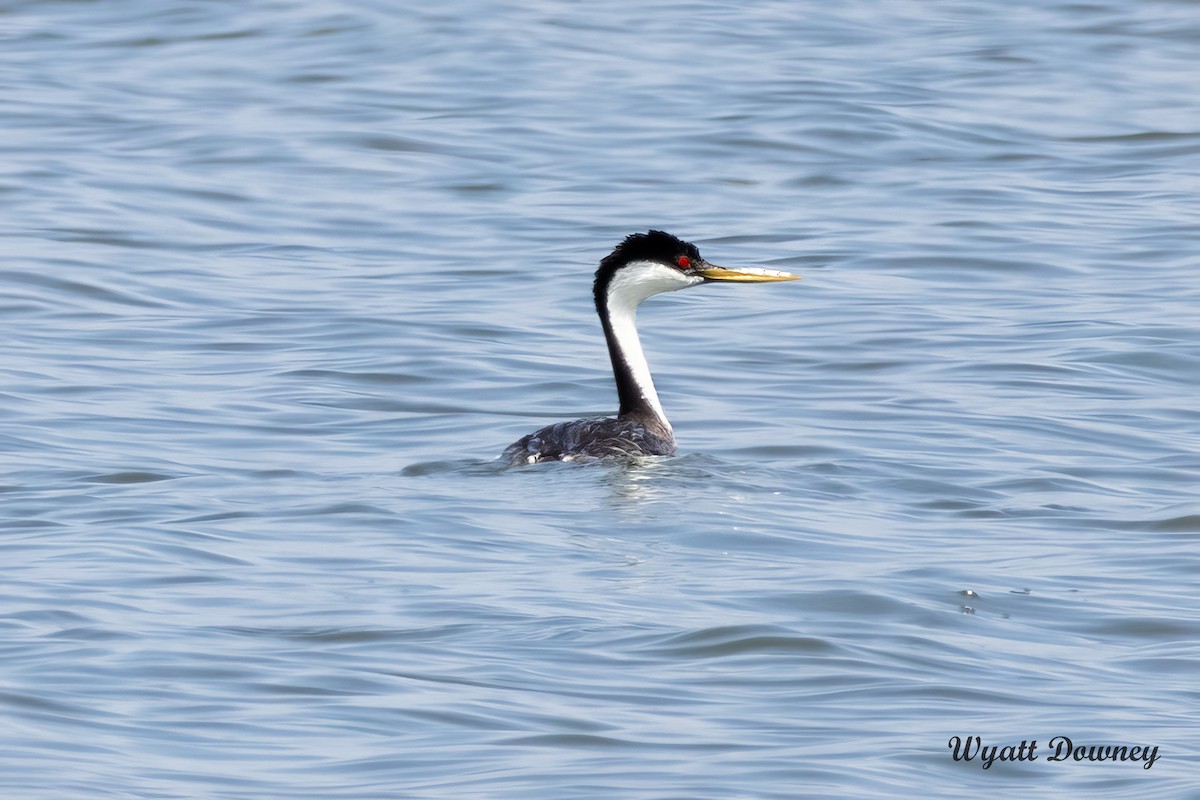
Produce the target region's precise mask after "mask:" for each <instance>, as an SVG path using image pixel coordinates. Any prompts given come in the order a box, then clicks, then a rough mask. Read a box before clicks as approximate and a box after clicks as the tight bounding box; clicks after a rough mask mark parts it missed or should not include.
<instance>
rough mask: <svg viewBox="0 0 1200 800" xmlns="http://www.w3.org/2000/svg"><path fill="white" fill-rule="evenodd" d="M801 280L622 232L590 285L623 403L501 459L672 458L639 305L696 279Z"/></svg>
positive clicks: (520, 443) (669, 239)
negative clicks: (724, 263)
mask: <svg viewBox="0 0 1200 800" xmlns="http://www.w3.org/2000/svg"><path fill="white" fill-rule="evenodd" d="M799 277H800V276H799V275H792V274H791V273H788V272H779V271H777V270H771V269H748V268H738V269H731V268H728V267H718V266H715V265H713V264H710V263H708V262H707V261H705V260H704V259H703V258H701V257H700V251H699V250H697V249H696V246H695V245H693V244H689V243H688V242H685V241H682V240H681V239H677V238H675V237H674V236H672V235H671V234H669V233H664V232H662V231H650V232H649V233H635V234H632V235H630V236H627V237H625V241H623V242H621V243H620V244H619V245H617V247H616V249H615V250H613V251H612V252H611V253H609V254H608V255H607V256H605V257H604V258H603V259H602V260H601V261H600V268H599V269H597V270H596V283H595V285H594V287H593V290H592V291H593V293H594V295H595V298H596V311H597V313H599V314H600V324H601V326H603V328H604V338H605V339H606V340H607V341H608V355H609V358H611V359H612V366H613V376H614V377H615V378H616V381H617V396H618V398H619V399H620V401H621V407H620V410H619V411H618V412H617V416H616V417H609V418H600V419H578V420H575V421H573V422H556V423H554V424H553V425H548V426H546V427H545V428H542V429H541V430H539V431H535V432H534V433H531V434H529V435H528V436H526V437H524V438H522V439H518V440H517V441H515V442H513V443H512V444H511V445H509V446H508V447H507V448H506V449H505V451H504V454H503V455H502V456H501V458H503V459H504V460H505V461H508V462H509V463H510V464H513V465H517V464H534V463H537V462H539V461H571V460H574V459H578V458H606V457H607V458H611V457H628V456H643V455H644V456H671V455H675V434H674V432H673V431H672V430H671V423H670V422H668V421H667V415H666V414H664V413H663V409H662V405H661V404H660V403H659V402H658V393H657V392H655V391H654V381H653V380H652V379H651V378H650V367H649V366H648V365H647V364H646V356H645V355H644V354H643V353H642V343H641V341H640V340H639V339H638V334H637V327H636V325H635V322H636V318H637V307H638V306H639V305H641V303H642V301H643V300H645V299H646V298H648V297H652V296H653V295H656V294H660V293H662V292H673V291H676V290H677V289H686V288H688V287H689V286H699V285H700V284H702V283H712V282H717V281H731V282H736V283H767V282H771V281H794V280H797V279H798V278H799Z"/></svg>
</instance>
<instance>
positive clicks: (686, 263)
mask: <svg viewBox="0 0 1200 800" xmlns="http://www.w3.org/2000/svg"><path fill="white" fill-rule="evenodd" d="M675 263H677V264H678V265H679V266H681V267H683V268H684V269H687V268H688V266H689V265H690V264H691V263H692V260H691V259H690V258H688V257H687V256H680V257H679V260H678V261H677V262H675Z"/></svg>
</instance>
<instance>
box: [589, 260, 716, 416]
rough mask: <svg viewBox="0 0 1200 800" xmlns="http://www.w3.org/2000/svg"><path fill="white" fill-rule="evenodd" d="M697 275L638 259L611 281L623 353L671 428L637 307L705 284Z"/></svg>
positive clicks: (611, 311) (611, 315)
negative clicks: (642, 336) (640, 335)
mask: <svg viewBox="0 0 1200 800" xmlns="http://www.w3.org/2000/svg"><path fill="white" fill-rule="evenodd" d="M703 282H704V279H703V278H701V277H699V276H696V275H684V274H683V273H682V272H680V271H679V270H677V269H673V268H672V267H669V266H667V265H666V264H660V263H658V262H655V261H634V262H631V263H630V264H627V265H626V266H624V267H622V268H621V269H620V271H618V272H617V274H615V275H614V276H613V278H612V280H611V281H610V282H609V284H608V295H607V298H606V299H607V303H608V319H609V323H610V324H611V325H612V331H613V336H614V337H616V341H617V346H618V348H619V349H620V351H621V352H620V355H621V357H622V358H624V359H625V362H626V363H627V364H628V365H629V369H630V371H631V372H632V373H633V380H634V382H635V383H636V384H637V387H638V391H639V392H640V393H641V395H642V397H643V398H644V399H645V401H646V402H647V403H648V404H649V406H650V408H652V409H653V410H654V413H655V414H657V415H658V418H659V419H660V420H662V424H663V425H664V426H665V427H666V428H667V430H668V431H669V430H671V423H670V422H668V421H667V415H666V414H665V413H663V409H662V404H661V403H660V402H659V401H658V392H656V391H655V390H654V380H653V379H652V378H651V377H650V365H649V364H647V363H646V354H645V353H643V352H642V342H641V339H639V338H638V332H637V308H638V306H639V305H641V304H642V301H643V300H645V299H646V298H648V297H653V296H654V295H656V294H661V293H663V292H674V291H676V290H678V289H686V288H687V287H689V286H695V285H696V284H698V283H703Z"/></svg>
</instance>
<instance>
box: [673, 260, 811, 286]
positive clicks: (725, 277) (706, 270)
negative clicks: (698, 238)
mask: <svg viewBox="0 0 1200 800" xmlns="http://www.w3.org/2000/svg"><path fill="white" fill-rule="evenodd" d="M696 274H697V275H699V276H700V277H702V278H704V280H706V281H728V282H731V283H773V282H775V281H798V280H800V276H799V275H793V274H792V273H790V272H780V271H779V270H777V269H755V268H754V267H737V268H734V267H718V266H715V265H713V264H709V263H708V262H705V263H704V264H703V265H701V266H700V268H699V269H697V270H696Z"/></svg>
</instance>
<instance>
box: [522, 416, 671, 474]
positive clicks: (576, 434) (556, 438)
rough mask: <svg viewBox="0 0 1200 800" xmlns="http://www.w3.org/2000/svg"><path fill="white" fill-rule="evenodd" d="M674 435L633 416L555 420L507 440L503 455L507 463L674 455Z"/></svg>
mask: <svg viewBox="0 0 1200 800" xmlns="http://www.w3.org/2000/svg"><path fill="white" fill-rule="evenodd" d="M673 455H675V438H674V437H673V436H671V434H670V433H669V432H667V435H666V436H665V437H664V436H662V435H660V434H658V433H654V432H652V431H651V430H649V429H648V428H647V427H646V425H644V424H643V423H642V422H641V421H640V420H638V419H634V418H632V417H605V418H595V419H577V420H573V421H571V422H556V423H554V424H553V425H547V426H546V427H544V428H542V429H541V430H538V431H534V432H533V433H531V434H529V435H528V436H525V437H523V438H521V439H518V440H517V441H515V442H513V443H512V444H510V445H509V446H508V447H507V448H506V449H505V451H504V455H502V456H501V458H502V459H504V460H505V461H507V462H508V463H509V464H513V465H517V464H534V463H537V462H538V461H570V460H581V459H589V458H622V457H625V458H627V457H630V456H673Z"/></svg>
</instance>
